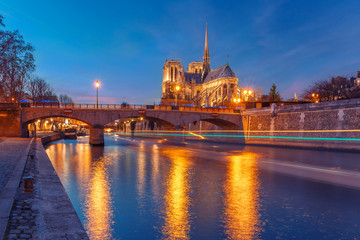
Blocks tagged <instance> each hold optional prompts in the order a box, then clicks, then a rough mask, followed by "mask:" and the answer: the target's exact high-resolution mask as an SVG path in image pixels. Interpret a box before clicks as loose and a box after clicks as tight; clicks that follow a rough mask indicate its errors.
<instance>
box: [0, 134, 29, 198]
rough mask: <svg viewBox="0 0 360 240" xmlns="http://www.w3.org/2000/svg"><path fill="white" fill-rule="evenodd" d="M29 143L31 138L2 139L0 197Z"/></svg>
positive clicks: (0, 149) (0, 143)
mask: <svg viewBox="0 0 360 240" xmlns="http://www.w3.org/2000/svg"><path fill="white" fill-rule="evenodd" d="M29 143H30V138H0V196H1V194H2V191H3V190H4V188H5V186H6V183H7V182H8V181H9V178H10V176H11V174H12V173H13V171H14V169H15V167H16V165H17V163H18V161H19V160H20V157H21V156H23V155H24V154H25V153H24V151H25V150H26V147H27V146H28V144H29ZM26 154H27V153H26Z"/></svg>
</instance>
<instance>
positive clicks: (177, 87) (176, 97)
mask: <svg viewBox="0 0 360 240" xmlns="http://www.w3.org/2000/svg"><path fill="white" fill-rule="evenodd" d="M175 91H176V93H175V104H176V105H177V100H178V93H179V91H180V86H179V85H177V86H176V87H175Z"/></svg>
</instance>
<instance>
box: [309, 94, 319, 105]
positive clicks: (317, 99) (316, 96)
mask: <svg viewBox="0 0 360 240" xmlns="http://www.w3.org/2000/svg"><path fill="white" fill-rule="evenodd" d="M311 96H312V97H313V99H314V102H315V103H318V102H319V94H318V93H313V94H311Z"/></svg>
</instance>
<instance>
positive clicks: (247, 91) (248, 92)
mask: <svg viewBox="0 0 360 240" xmlns="http://www.w3.org/2000/svg"><path fill="white" fill-rule="evenodd" d="M251 93H252V92H251V90H244V95H245V101H248V98H249V96H251Z"/></svg>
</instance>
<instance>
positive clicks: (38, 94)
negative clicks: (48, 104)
mask: <svg viewBox="0 0 360 240" xmlns="http://www.w3.org/2000/svg"><path fill="white" fill-rule="evenodd" d="M27 90H28V92H29V95H30V96H31V98H32V100H33V102H37V103H40V102H42V101H43V100H50V98H54V97H55V96H56V95H55V93H54V91H53V89H52V87H51V86H50V85H49V84H48V83H47V82H46V81H45V80H44V79H42V78H39V77H32V78H31V79H30V81H29V82H28V84H27Z"/></svg>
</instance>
